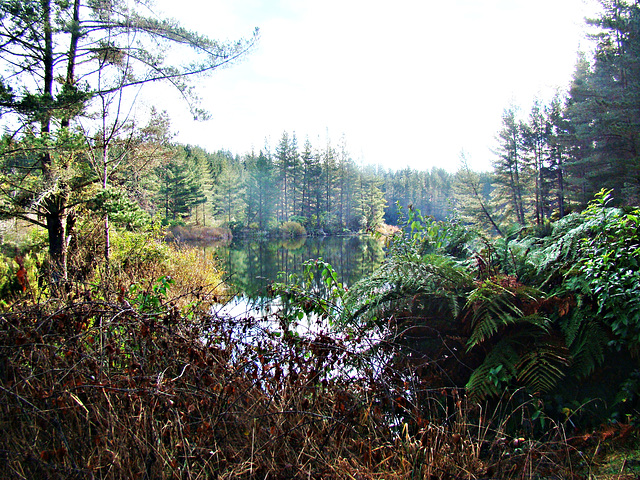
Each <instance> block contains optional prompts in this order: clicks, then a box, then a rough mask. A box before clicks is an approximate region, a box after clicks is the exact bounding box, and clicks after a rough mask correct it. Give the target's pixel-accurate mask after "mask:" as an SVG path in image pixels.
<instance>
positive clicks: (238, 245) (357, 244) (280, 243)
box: [212, 235, 384, 299]
mask: <svg viewBox="0 0 640 480" xmlns="http://www.w3.org/2000/svg"><path fill="white" fill-rule="evenodd" d="M383 247H384V242H383V241H382V240H379V239H376V238H373V237H372V236H366V235H361V236H348V237H301V238H293V239H286V240H283V239H278V240H274V239H259V240H255V239H251V240H246V239H234V240H233V242H231V244H228V245H224V244H221V245H215V246H213V247H212V248H215V251H216V254H217V256H218V258H219V260H220V263H221V266H222V268H223V269H224V270H225V272H227V274H226V283H227V284H228V285H229V286H230V287H231V288H232V289H233V291H235V292H237V293H238V294H239V295H242V296H244V297H245V298H250V299H259V298H264V297H265V296H267V289H268V286H269V285H270V284H271V283H272V282H274V281H276V280H278V279H279V277H278V275H279V274H280V273H283V274H284V275H286V276H288V275H290V274H292V273H300V272H302V269H303V267H304V262H305V261H307V260H309V259H314V260H315V259H317V258H322V259H323V260H325V261H326V262H329V263H330V264H331V265H332V266H333V268H334V269H335V270H336V272H337V274H338V279H339V280H340V281H341V282H342V283H343V284H344V285H353V284H354V283H355V282H357V281H358V280H359V279H360V278H362V277H363V276H364V275H367V274H370V273H371V272H373V271H374V270H375V269H376V268H377V267H378V265H380V263H381V262H382V260H383V259H384V248H383ZM280 280H282V278H280Z"/></svg>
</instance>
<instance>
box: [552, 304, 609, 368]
mask: <svg viewBox="0 0 640 480" xmlns="http://www.w3.org/2000/svg"><path fill="white" fill-rule="evenodd" d="M561 328H562V332H563V334H564V335H565V339H566V344H567V346H568V347H569V351H570V352H571V356H572V358H573V365H572V371H573V373H574V374H575V375H576V376H577V377H585V376H587V375H589V374H590V373H591V372H593V370H594V369H595V368H596V367H597V366H598V365H601V364H602V362H603V361H604V354H605V349H606V346H607V343H608V337H607V334H606V331H605V329H604V327H603V326H602V324H601V322H600V321H598V320H597V319H596V318H595V317H594V316H593V315H590V314H589V313H588V312H585V311H584V310H578V309H576V310H575V311H574V313H573V314H572V315H571V316H569V317H568V320H567V321H566V322H565V323H563V324H562V326H561Z"/></svg>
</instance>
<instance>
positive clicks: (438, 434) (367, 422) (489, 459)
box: [0, 282, 574, 479]
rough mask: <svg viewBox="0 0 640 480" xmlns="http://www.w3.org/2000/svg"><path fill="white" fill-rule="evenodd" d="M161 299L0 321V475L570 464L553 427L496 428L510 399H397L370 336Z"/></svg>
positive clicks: (380, 473)
mask: <svg viewBox="0 0 640 480" xmlns="http://www.w3.org/2000/svg"><path fill="white" fill-rule="evenodd" d="M158 285H162V282H160V283H158ZM168 291H170V287H169V288H167V289H156V290H154V291H152V292H151V293H150V295H157V296H160V297H162V298H163V299H164V297H165V295H166V294H167V293H168ZM147 300H149V299H147ZM149 304H151V305H153V302H150V303H149V302H148V303H147V305H149ZM161 304H162V305H164V306H163V307H161V308H157V309H154V308H143V305H141V304H140V299H137V298H134V297H126V296H125V297H124V298H120V299H118V300H117V301H84V302H75V303H71V304H69V303H66V302H57V301H53V300H52V301H49V302H45V303H40V304H34V305H30V306H22V307H20V308H14V309H13V311H10V312H6V313H4V314H2V315H1V316H0V422H1V425H2V431H3V435H2V436H1V437H0V454H1V455H2V459H3V469H2V471H0V477H2V478H25V479H26V478H49V479H69V478H82V479H84V478H105V479H106V478H109V479H120V478H122V479H124V478H127V479H128V478H186V479H195V478H221V479H232V478H247V479H248V478H261V479H263V478H283V479H284V478H300V479H302V478H304V479H308V478H315V479H331V478H359V479H382V478H384V479H394V478H396V479H406V478H420V479H432V478H468V479H476V478H486V477H487V476H491V477H493V476H495V478H542V477H541V476H544V477H545V478H568V477H567V476H565V475H570V473H571V463H570V461H569V459H570V458H571V456H572V453H574V452H571V451H570V448H569V447H568V444H567V443H566V442H564V441H563V440H564V436H565V432H564V430H563V428H562V426H557V427H556V428H551V429H549V430H548V433H547V437H546V438H545V439H544V441H541V440H534V439H533V437H531V436H530V435H528V434H529V433H530V432H527V431H521V430H518V429H513V428H512V427H511V426H510V425H509V418H510V416H516V415H522V416H524V415H528V416H530V412H529V411H525V410H524V409H523V407H518V408H520V410H517V409H516V410H514V411H511V412H510V414H509V415H504V414H503V412H500V411H499V409H500V408H502V407H501V405H507V404H508V402H504V403H498V404H493V405H489V404H488V403H485V404H473V403H471V402H469V400H468V399H467V398H466V396H465V394H464V392H463V391H462V390H457V389H453V390H452V389H436V390H434V389H430V388H428V387H426V386H424V385H423V386H420V385H417V386H416V385H414V386H413V387H414V388H411V390H412V392H413V393H411V394H410V393H409V390H410V388H409V385H408V383H407V382H408V381H410V380H409V379H410V378H411V376H412V372H411V370H410V369H406V365H409V364H410V358H407V359H406V361H407V363H406V365H405V366H404V367H402V368H401V366H400V363H399V362H398V361H397V358H396V359H395V360H394V361H393V362H392V363H391V362H390V363H388V364H387V365H385V366H384V369H383V370H376V368H374V367H375V366H374V365H372V364H371V358H367V357H366V354H365V353H363V348H362V346H363V345H365V344H366V343H367V342H370V341H371V339H370V337H362V338H348V337H347V336H346V335H343V336H339V335H334V334H329V333H328V332H321V331H315V332H313V331H309V332H306V333H304V332H303V333H300V334H298V335H286V334H284V335H283V332H282V331H280V330H278V329H276V328H271V329H270V328H266V327H265V325H264V322H260V321H256V320H252V319H249V318H238V319H233V318H220V317H216V316H211V315H206V314H203V313H201V314H199V315H197V316H194V315H191V316H190V317H189V318H187V317H185V316H183V315H181V314H180V313H179V311H178V310H177V309H175V308H172V307H171V302H167V303H163V302H161ZM129 305H132V306H134V307H136V308H132V307H131V306H129ZM386 348H387V349H391V350H392V349H393V348H394V347H393V346H392V345H391V344H387V347H386ZM389 351H390V350H389ZM389 358H391V357H389ZM394 365H396V366H395V367H394ZM380 366H382V365H380ZM394 369H395V371H394Z"/></svg>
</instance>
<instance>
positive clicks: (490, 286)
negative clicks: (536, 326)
mask: <svg viewBox="0 0 640 480" xmlns="http://www.w3.org/2000/svg"><path fill="white" fill-rule="evenodd" d="M497 280H498V279H495V280H486V281H485V282H483V283H482V284H481V285H480V286H478V287H477V288H476V289H475V290H474V291H473V292H471V293H470V294H469V296H468V299H467V308H468V309H469V310H470V311H471V312H472V314H471V328H472V333H471V336H470V337H469V341H468V347H469V349H472V348H473V347H474V346H476V345H478V344H480V343H482V342H484V341H485V340H486V339H488V338H491V337H492V336H493V335H495V334H496V333H497V332H498V330H500V328H503V327H506V326H508V325H511V324H514V323H517V322H520V321H524V322H530V320H528V318H529V317H530V318H531V319H533V318H545V317H541V316H538V315H535V314H532V315H525V314H524V313H523V310H522V308H523V307H524V306H525V305H527V304H534V303H536V302H537V301H538V300H539V299H540V297H541V296H542V293H541V292H540V291H538V290H537V289H534V288H531V287H527V286H525V285H522V284H515V285H511V284H508V285H507V286H505V285H502V284H500V283H498V281H497ZM544 321H545V322H546V320H544ZM542 323H544V322H542ZM542 323H541V324H540V325H541V326H542ZM545 328H546V327H545Z"/></svg>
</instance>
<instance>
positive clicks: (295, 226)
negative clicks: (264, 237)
mask: <svg viewBox="0 0 640 480" xmlns="http://www.w3.org/2000/svg"><path fill="white" fill-rule="evenodd" d="M280 234H281V235H282V236H285V237H304V236H305V235H306V234H307V231H306V230H305V228H304V227H303V226H302V225H300V224H299V223H298V222H293V221H288V222H284V223H283V224H282V225H280Z"/></svg>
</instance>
